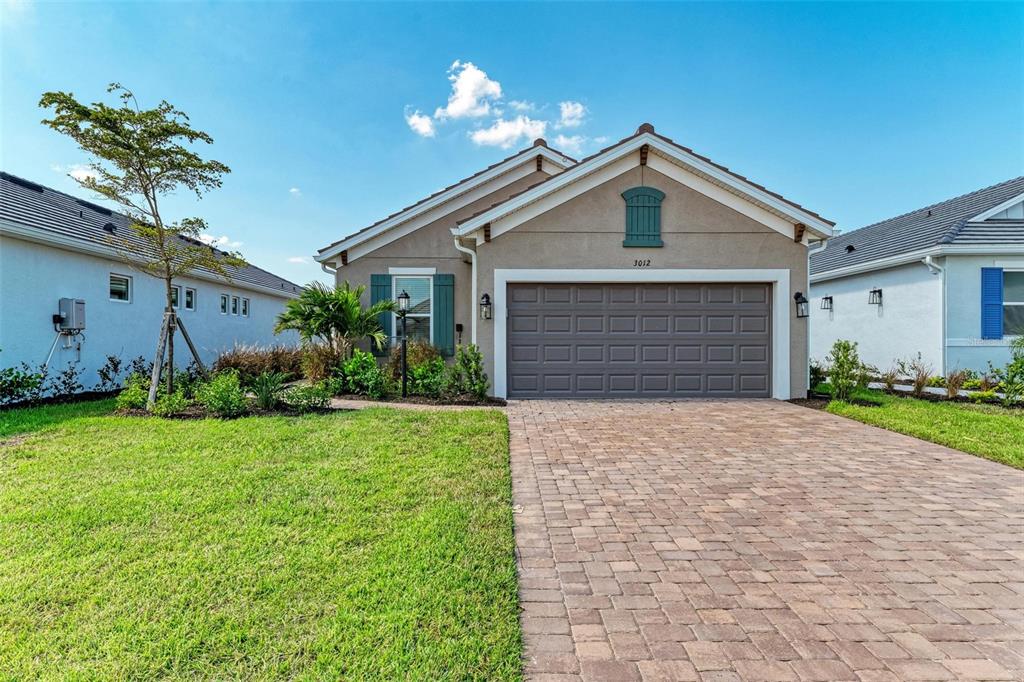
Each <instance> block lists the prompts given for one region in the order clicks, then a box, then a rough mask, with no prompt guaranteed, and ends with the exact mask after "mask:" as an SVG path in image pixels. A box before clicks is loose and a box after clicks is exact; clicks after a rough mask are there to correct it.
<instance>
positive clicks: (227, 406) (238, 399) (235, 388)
mask: <svg viewBox="0 0 1024 682" xmlns="http://www.w3.org/2000/svg"><path fill="white" fill-rule="evenodd" d="M196 400H197V401H198V402H199V403H200V404H201V405H202V406H203V407H205V408H206V410H207V411H208V412H209V413H210V414H212V415H214V416H217V417H222V418H225V419H230V418H232V417H238V416H240V415H242V414H243V413H245V411H246V409H247V408H248V406H249V405H248V401H247V400H246V398H245V391H244V390H243V389H242V383H241V381H240V380H239V378H238V372H236V371H235V370H230V369H229V370H225V371H223V372H218V373H217V374H215V375H213V376H212V377H210V380H209V381H208V382H206V383H204V384H201V385H200V386H199V388H198V389H197V390H196Z"/></svg>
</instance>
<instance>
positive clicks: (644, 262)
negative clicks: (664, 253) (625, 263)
mask: <svg viewBox="0 0 1024 682" xmlns="http://www.w3.org/2000/svg"><path fill="white" fill-rule="evenodd" d="M633 267H634V268H649V267H651V259H650V258H637V259H636V260H635V261H633Z"/></svg>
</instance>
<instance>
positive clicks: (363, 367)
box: [341, 348, 383, 395]
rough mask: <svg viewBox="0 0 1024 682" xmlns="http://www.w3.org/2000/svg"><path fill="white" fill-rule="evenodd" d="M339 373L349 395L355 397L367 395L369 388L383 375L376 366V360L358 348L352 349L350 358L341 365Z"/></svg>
mask: <svg viewBox="0 0 1024 682" xmlns="http://www.w3.org/2000/svg"><path fill="white" fill-rule="evenodd" d="M341 371H342V375H343V376H344V377H345V384H346V387H347V388H348V391H349V393H355V394H357V395H365V394H367V393H369V391H370V387H371V386H372V385H375V384H376V383H377V382H378V381H379V376H380V375H381V374H383V372H381V370H380V368H379V367H378V366H377V359H376V358H375V357H373V355H372V354H371V353H367V352H366V351H364V350H359V349H358V348H356V349H354V350H353V352H352V356H351V357H350V358H349V359H348V360H346V361H345V362H344V363H342V366H341Z"/></svg>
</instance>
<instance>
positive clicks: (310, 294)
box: [274, 282, 395, 358]
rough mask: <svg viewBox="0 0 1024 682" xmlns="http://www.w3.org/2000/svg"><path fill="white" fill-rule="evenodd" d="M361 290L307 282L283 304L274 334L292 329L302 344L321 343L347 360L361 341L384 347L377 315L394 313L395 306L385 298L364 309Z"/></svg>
mask: <svg viewBox="0 0 1024 682" xmlns="http://www.w3.org/2000/svg"><path fill="white" fill-rule="evenodd" d="M365 291H366V287H365V286H363V285H359V286H355V287H352V286H350V285H349V283H348V282H344V283H342V284H341V285H339V286H336V287H331V286H327V285H326V284H323V283H322V282H311V283H310V284H308V285H306V287H305V288H304V289H303V290H302V293H300V294H299V296H298V297H297V298H293V299H291V300H290V301H288V302H287V303H286V304H285V309H284V311H283V312H281V314H280V315H278V316H277V323H276V325H275V326H274V332H275V333H280V332H283V331H289V330H294V331H296V332H298V334H299V338H301V339H302V341H303V343H304V344H313V343H317V342H320V343H324V344H326V345H328V346H330V347H331V348H333V349H334V350H335V351H337V353H338V354H339V355H340V356H341V357H343V358H348V357H349V356H350V355H351V353H352V350H353V349H354V348H355V344H356V343H358V342H359V341H362V340H364V339H368V340H369V341H370V343H371V344H372V345H373V346H375V347H376V348H384V347H385V345H386V344H387V341H388V338H387V334H385V333H384V330H383V328H382V327H381V325H380V321H379V320H378V316H379V315H381V314H384V313H387V312H390V311H392V310H394V308H395V303H394V301H392V300H390V299H387V300H382V301H378V302H377V303H374V304H373V305H371V306H370V307H368V308H364V307H363V304H362V302H361V298H362V296H363V293H364V292H365Z"/></svg>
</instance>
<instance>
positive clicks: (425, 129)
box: [405, 109, 437, 137]
mask: <svg viewBox="0 0 1024 682" xmlns="http://www.w3.org/2000/svg"><path fill="white" fill-rule="evenodd" d="M405 122H406V123H408V124H409V127H410V128H412V131H413V132H414V133H416V134H417V135H420V136H422V137H433V136H434V134H435V133H436V132H437V129H436V128H435V127H434V121H433V120H432V119H431V118H430V117H429V116H427V115H426V114H424V113H422V112H421V111H420V110H419V109H416V110H415V111H412V112H410V111H409V110H408V109H406V112H405Z"/></svg>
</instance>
